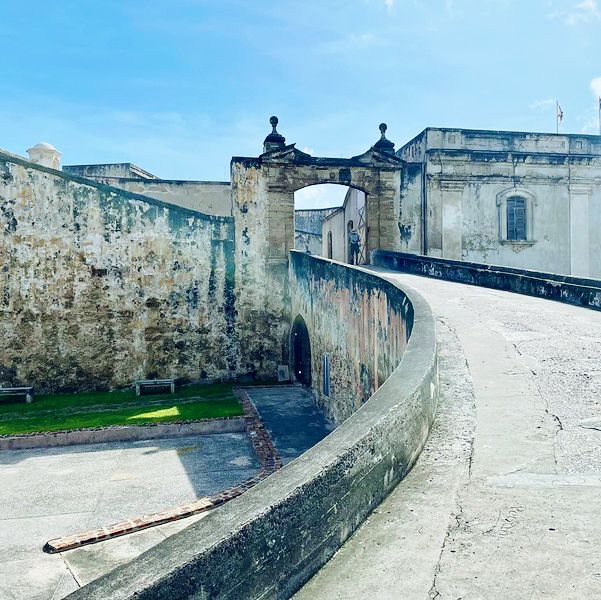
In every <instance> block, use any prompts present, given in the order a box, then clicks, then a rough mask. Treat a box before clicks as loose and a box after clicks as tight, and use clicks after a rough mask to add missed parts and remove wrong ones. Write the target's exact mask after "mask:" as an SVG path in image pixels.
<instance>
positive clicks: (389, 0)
mask: <svg viewBox="0 0 601 600" xmlns="http://www.w3.org/2000/svg"><path fill="white" fill-rule="evenodd" d="M394 2H395V0H384V4H386V8H388V10H392V9H393V8H394Z"/></svg>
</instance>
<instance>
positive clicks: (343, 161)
mask: <svg viewBox="0 0 601 600" xmlns="http://www.w3.org/2000/svg"><path fill="white" fill-rule="evenodd" d="M270 122H271V125H272V127H273V131H272V132H271V133H270V134H269V135H268V136H267V137H266V138H265V141H264V144H263V153H262V154H261V155H260V156H258V157H236V156H235V157H233V158H232V161H231V194H232V216H233V217H234V222H235V241H234V252H235V256H236V259H235V273H234V277H235V287H236V297H237V323H238V324H240V323H244V324H245V326H244V327H242V326H240V325H239V330H240V337H239V343H240V349H241V350H240V363H241V364H242V365H248V370H251V368H252V370H253V372H254V373H256V377H258V378H261V377H263V378H269V377H273V376H274V374H275V373H277V368H278V365H282V364H287V363H288V360H287V352H288V350H287V348H288V343H287V338H288V333H289V330H288V321H287V320H286V319H285V317H284V315H286V311H287V310H288V305H287V297H288V255H289V252H290V250H292V249H293V248H294V192H296V191H297V190H300V189H302V188H305V187H307V186H310V185H317V184H322V183H335V184H336V183H337V184H341V185H344V186H347V187H351V188H357V189H359V190H361V191H363V192H364V193H365V195H366V201H365V209H364V220H365V224H364V226H365V237H366V238H367V240H368V245H367V248H366V255H365V258H366V259H368V258H369V253H370V251H371V250H374V249H384V250H395V249H398V248H399V247H400V234H399V228H398V225H397V224H398V215H399V213H400V194H401V170H402V167H403V164H404V163H403V161H402V160H401V159H400V158H399V157H397V156H396V155H395V154H394V144H393V143H392V142H390V141H389V140H387V139H386V135H385V132H386V125H385V124H384V123H382V124H381V125H380V134H381V135H380V139H379V140H378V141H377V142H376V143H375V144H374V145H373V146H372V147H371V148H370V149H369V150H367V152H365V153H363V154H361V155H359V156H354V157H351V158H327V157H314V156H311V155H309V154H307V153H306V152H301V151H300V150H298V149H297V148H296V147H295V144H286V140H285V138H284V137H283V136H282V135H280V134H279V133H278V132H277V130H276V126H277V124H278V120H277V118H276V117H272V118H271V120H270ZM248 324H252V325H248ZM253 327H254V328H255V329H254V332H255V335H253V336H252V337H253V339H252V340H251V339H250V338H251V336H250V335H246V331H253V329H252V328H253ZM257 339H258V340H260V341H257ZM244 368H246V367H243V369H244Z"/></svg>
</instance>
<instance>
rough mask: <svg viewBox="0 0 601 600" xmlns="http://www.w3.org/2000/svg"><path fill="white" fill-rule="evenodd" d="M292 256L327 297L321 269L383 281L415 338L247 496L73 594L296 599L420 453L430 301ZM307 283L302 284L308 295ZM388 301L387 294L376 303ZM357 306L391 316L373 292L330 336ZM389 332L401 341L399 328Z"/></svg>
mask: <svg viewBox="0 0 601 600" xmlns="http://www.w3.org/2000/svg"><path fill="white" fill-rule="evenodd" d="M293 254H294V253H293ZM292 260H293V263H294V264H296V269H295V268H294V267H292V269H291V272H294V271H295V270H302V271H303V273H304V274H306V275H307V276H308V277H309V279H310V280H311V281H313V282H314V285H315V286H316V290H315V291H316V293H317V294H318V295H319V294H322V298H323V302H325V301H326V295H327V294H329V293H330V291H329V288H328V287H327V285H326V284H325V282H324V283H321V275H322V274H327V275H328V276H333V277H335V279H336V280H337V285H338V286H339V288H340V289H341V290H342V287H343V285H344V282H346V283H347V284H348V285H349V286H350V288H349V289H352V290H355V291H356V292H357V293H368V295H369V296H371V297H372V298H374V299H375V298H376V295H377V294H376V290H378V289H379V293H380V294H381V296H382V297H384V296H385V297H387V301H388V302H389V303H390V308H391V310H392V311H393V312H395V313H396V314H402V313H405V314H407V316H409V315H412V321H411V323H412V326H411V323H410V322H409V321H407V323H406V324H405V327H406V328H405V331H406V332H407V333H410V337H409V341H408V343H407V347H406V350H405V353H404V355H403V359H402V361H401V363H400V364H399V365H398V366H397V367H396V369H394V371H393V372H392V373H391V375H390V377H389V378H388V379H387V380H386V381H385V382H383V383H382V385H381V386H380V387H379V388H378V390H377V391H376V392H375V394H374V395H373V396H372V397H371V398H370V399H369V401H368V402H366V403H365V404H363V405H362V406H361V408H360V409H359V410H358V411H356V412H355V413H354V414H353V415H351V416H350V417H349V418H348V419H346V421H344V423H342V424H341V425H340V426H339V427H337V428H336V429H335V430H334V431H333V432H332V433H330V434H329V435H328V436H327V437H326V438H325V439H324V440H322V442H320V443H319V444H317V445H316V446H313V448H311V449H309V450H308V451H307V452H305V453H304V454H302V455H301V456H299V457H298V458H297V459H296V460H294V461H292V462H291V463H289V464H287V465H285V466H284V467H283V468H282V469H280V470H279V471H276V472H275V473H273V474H272V475H270V476H269V477H267V478H266V479H264V480H263V481H261V482H260V483H258V484H257V485H256V486H254V487H253V488H252V489H250V490H249V491H247V492H245V493H244V495H243V496H241V497H238V498H234V499H233V500H231V501H230V502H228V503H227V504H226V505H224V506H222V507H221V508H219V509H218V510H215V511H212V512H211V513H209V514H208V515H207V516H206V517H205V518H204V519H202V520H201V521H199V522H197V523H194V524H192V525H190V526H189V527H187V528H186V529H185V530H184V531H182V532H180V533H177V534H175V535H174V536H172V537H170V538H168V539H167V540H165V541H163V542H161V543H160V544H158V545H157V546H155V547H154V548H151V549H150V550H149V551H147V552H145V553H144V554H143V555H142V556H140V557H138V558H136V559H135V560H133V561H132V562H130V563H129V564H127V565H124V566H122V567H120V568H118V569H116V570H115V571H113V572H112V573H109V574H108V575H106V576H104V577H101V578H100V579H97V580H96V581H94V582H92V583H90V584H88V585H87V586H85V587H83V588H81V589H80V590H78V591H76V592H75V593H73V594H72V595H71V596H70V598H72V600H83V599H84V598H85V600H106V599H107V598H115V599H116V598H119V599H120V600H125V599H130V598H131V599H132V600H133V599H134V598H135V599H136V600H162V599H164V600H167V599H172V598H178V599H180V600H185V599H190V600H191V599H192V598H206V599H207V600H213V599H215V600H247V599H252V598H256V599H259V598H262V599H266V598H278V599H282V600H283V599H285V598H289V597H291V596H292V595H293V594H294V592H295V591H296V590H298V589H299V588H300V587H301V586H302V585H303V584H304V583H305V582H306V581H307V580H308V579H310V578H311V576H312V575H313V574H314V573H315V572H316V571H317V570H318V569H319V568H320V567H321V566H322V565H323V564H324V563H325V562H327V561H328V560H329V559H330V557H331V556H332V555H333V554H334V553H335V552H336V551H337V550H338V549H339V548H340V546H341V545H342V544H343V543H344V542H345V541H346V540H347V539H348V538H349V537H350V536H351V535H352V533H353V531H355V529H356V528H357V527H358V526H359V525H360V524H361V523H362V522H363V521H364V520H365V518H366V517H367V516H368V515H369V514H370V512H371V511H372V510H373V509H374V508H375V507H376V506H378V504H379V503H380V502H381V501H382V500H383V499H384V498H385V497H386V496H387V495H388V494H389V493H390V492H391V491H392V490H393V489H394V487H395V486H396V485H397V484H398V482H399V481H400V480H401V479H402V478H403V477H404V476H405V475H406V474H407V472H408V471H409V470H410V468H411V467H412V465H413V464H414V463H415V461H416V460H417V457H418V456H419V454H420V452H421V450H422V448H423V445H424V443H425V441H426V438H427V436H428V432H429V430H430V426H431V424H432V420H433V418H434V412H435V410H436V404H437V398H438V377H437V361H436V340H435V327H434V318H433V316H432V313H431V311H430V309H429V307H428V305H427V304H426V302H425V301H424V300H423V299H422V298H421V297H420V296H419V295H418V294H416V293H415V292H413V291H412V290H411V289H409V288H406V287H404V286H403V288H401V287H399V286H397V285H395V284H393V283H391V282H388V281H385V280H384V279H383V278H381V277H379V276H378V274H376V273H368V272H366V271H364V270H361V269H358V268H353V267H348V266H345V265H340V264H336V263H327V261H325V260H324V259H319V258H314V257H310V256H307V255H304V256H302V257H300V258H299V257H296V256H295V257H294V258H293V259H292ZM297 261H300V263H299V262H297ZM325 264H329V265H330V266H329V267H328V266H324V265H325ZM344 271H348V272H350V273H349V274H348V275H344V274H343V272H344ZM299 274H300V273H299ZM360 290H364V292H361V291H360ZM368 290H369V292H368ZM292 293H293V294H295V293H296V292H295V291H294V290H293V292H292ZM305 293H306V291H304V290H302V291H299V296H300V297H304V295H305ZM382 302H383V298H380V300H377V301H375V302H374V303H373V304H371V308H374V307H376V308H377V307H379V306H381V305H382ZM360 306H362V307H363V310H367V311H368V312H367V313H366V314H365V315H364V316H365V319H366V323H369V322H370V320H371V319H374V320H373V323H372V324H373V326H374V327H375V328H377V329H380V328H382V332H381V333H383V331H384V329H387V328H388V327H389V324H388V322H387V321H386V320H384V322H380V321H379V320H378V319H377V318H374V317H377V316H378V315H373V316H371V315H370V314H369V310H370V301H367V302H366V303H365V304H364V303H362V302H361V303H359V304H352V305H350V304H349V305H348V306H347V307H346V310H343V305H342V303H341V304H340V306H339V307H338V308H337V310H336V311H333V312H331V313H330V314H331V319H332V320H333V321H336V320H338V319H342V321H339V322H338V323H337V325H336V327H334V328H332V330H329V329H327V330H326V329H324V330H323V335H324V336H325V337H326V338H327V337H328V336H330V335H333V336H334V337H335V338H336V339H338V336H337V334H335V329H339V330H340V331H341V332H343V331H345V330H346V329H347V328H348V327H349V325H348V323H350V322H352V321H353V320H354V319H355V317H354V316H353V315H354V314H355V313H356V312H357V311H358V310H359V307H360ZM330 331H331V332H332V333H330ZM334 337H333V339H334ZM343 337H344V335H343ZM390 340H391V341H392V343H393V344H397V342H395V341H394V336H393V337H390ZM399 349H400V345H397V346H396V349H395V347H394V346H393V348H391V353H392V354H391V357H390V358H391V360H392V355H393V354H395V353H397V352H398V351H399ZM382 350H384V348H382ZM368 351H369V350H368V349H366V350H365V352H366V353H367V352H368Z"/></svg>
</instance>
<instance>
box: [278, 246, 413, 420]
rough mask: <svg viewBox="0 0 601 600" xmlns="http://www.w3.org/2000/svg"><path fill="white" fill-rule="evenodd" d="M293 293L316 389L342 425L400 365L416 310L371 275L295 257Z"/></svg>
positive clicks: (294, 314)
mask: <svg viewBox="0 0 601 600" xmlns="http://www.w3.org/2000/svg"><path fill="white" fill-rule="evenodd" d="M290 289H291V292H290V302H291V313H290V314H291V318H292V321H294V319H295V318H296V317H298V316H300V317H302V318H303V320H304V321H305V324H306V326H307V329H308V331H309V338H310V341H311V359H312V365H311V371H312V381H313V388H314V390H315V391H316V393H317V396H318V398H319V402H320V404H322V406H323V407H324V408H325V410H326V412H327V413H328V415H329V416H330V417H332V418H333V419H334V420H335V421H336V422H337V423H340V422H342V421H344V420H345V419H347V418H348V417H349V416H350V415H352V414H353V413H354V412H355V411H356V410H357V409H358V408H360V407H361V405H362V404H363V403H364V402H366V401H367V399H368V398H369V397H370V396H372V395H373V394H374V393H375V391H376V390H377V389H378V388H379V387H380V385H381V384H382V383H383V382H384V381H386V379H388V377H389V376H390V374H391V373H392V372H393V371H394V369H395V368H396V367H397V365H398V364H399V362H400V361H401V358H402V356H403V353H404V351H405V347H406V345H407V340H408V337H409V332H410V331H411V324H412V318H413V312H412V309H411V306H410V304H409V301H408V300H407V299H406V298H400V297H399V296H398V294H394V293H391V291H390V290H388V289H386V286H385V285H383V283H382V282H381V280H379V279H375V280H374V277H373V275H371V274H369V273H366V272H362V271H359V270H350V269H346V268H344V267H343V266H341V265H339V264H337V263H332V262H328V261H316V260H313V259H312V257H310V256H308V255H306V254H301V253H298V252H293V253H291V258H290ZM391 289H392V290H394V288H391ZM292 321H291V322H292ZM324 355H327V356H328V358H329V362H330V385H329V388H330V389H329V395H325V393H324V373H323V365H324Z"/></svg>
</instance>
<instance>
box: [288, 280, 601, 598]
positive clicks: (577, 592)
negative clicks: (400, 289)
mask: <svg viewBox="0 0 601 600" xmlns="http://www.w3.org/2000/svg"><path fill="white" fill-rule="evenodd" d="M390 277H391V278H392V279H393V280H395V281H399V282H402V283H404V284H407V285H411V286H412V287H415V288H416V289H417V290H419V291H420V292H421V293H422V294H423V295H424V297H425V298H426V299H427V301H428V302H429V303H430V305H431V306H432V308H433V311H434V312H435V314H436V315H437V316H438V318H439V320H441V321H442V325H441V324H439V343H441V344H445V346H446V350H447V351H448V350H449V349H452V350H453V353H452V354H451V355H448V354H447V355H446V356H445V355H444V353H443V354H442V356H441V359H440V369H441V387H442V389H443V390H446V391H443V394H442V401H441V413H440V417H441V418H446V419H449V420H450V422H449V423H446V424H443V423H440V422H439V423H438V424H437V427H436V430H435V433H434V435H433V436H432V438H431V439H430V441H429V445H428V446H427V449H426V451H425V452H424V453H423V454H422V457H421V458H420V460H419V461H418V463H417V465H416V468H415V469H414V470H413V471H412V473H411V475H410V476H409V477H408V478H407V479H406V480H404V481H403V482H402V483H401V484H400V485H399V486H398V487H397V488H396V490H395V491H394V492H393V494H392V495H391V496H390V497H389V498H388V499H387V501H386V502H385V503H383V504H382V505H381V507H380V509H379V511H378V514H377V515H375V516H373V517H372V519H371V520H370V522H369V523H367V524H366V525H365V526H364V527H363V528H362V529H360V530H359V531H358V532H357V533H356V535H355V536H354V537H353V538H352V539H351V540H350V541H349V542H348V543H347V544H346V545H345V546H344V547H343V549H342V550H341V551H340V553H339V554H338V555H337V556H336V557H334V559H333V560H332V561H331V562H330V563H329V564H328V565H327V566H326V567H325V568H324V569H323V570H322V571H321V572H320V573H319V574H318V575H317V576H316V577H315V578H314V579H313V580H312V581H311V582H310V583H309V584H308V585H307V586H306V587H305V588H304V589H303V591H302V593H300V594H299V595H298V598H299V600H301V599H302V600H309V599H313V598H326V597H327V598H333V599H338V598H345V599H355V598H364V597H366V596H365V594H362V592H365V591H366V590H369V591H370V592H371V594H373V595H374V596H376V597H378V598H383V599H392V598H412V599H413V598H415V599H416V600H419V599H420V598H424V599H427V598H431V599H434V598H436V599H441V600H442V599H448V600H455V599H457V598H464V599H465V600H476V599H481V598H487V599H497V598H498V599H499V600H501V599H503V600H504V599H506V598H515V599H518V600H522V599H533V598H534V599H540V598H557V599H562V600H563V599H566V598H567V599H574V600H575V599H581V598H598V597H601V578H600V576H599V573H600V572H601V559H600V555H599V553H598V551H597V547H598V539H599V537H600V535H601V523H600V521H599V518H598V515H599V514H601V499H600V498H601V496H600V495H599V490H600V486H601V444H600V443H599V442H600V438H599V436H600V435H601V433H600V432H599V430H598V429H590V428H588V427H589V426H590V424H591V423H592V424H593V425H594V424H595V423H597V424H598V422H599V420H598V415H599V393H600V392H601V367H600V365H599V361H598V360H597V357H598V356H599V352H600V351H601V314H599V313H598V312H595V311H592V310H589V309H585V308H578V307H574V306H567V305H564V304H560V303H557V302H553V301H550V300H544V299H540V298H531V297H526V296H520V295H516V294H512V293H509V292H502V291H496V290H488V289H483V288H475V287H472V286H468V285H464V284H458V283H451V282H445V281H436V280H433V279H428V278H423V277H418V276H415V275H407V274H392V273H390ZM445 328H448V330H449V331H450V334H444V329H445ZM441 331H443V337H442V338H441V336H440V332H441ZM448 335H451V336H452V339H450V340H449V339H448ZM453 339H455V342H453ZM462 364H463V367H462ZM458 385H459V387H458ZM470 387H473V392H472V390H470V389H469V388H470ZM472 393H473V400H472ZM472 401H474V402H475V410H476V420H475V427H474V426H473V425H471V424H470V416H469V415H470V412H471V410H472V408H471V404H472ZM462 440H463V441H464V442H467V449H468V451H467V452H466V451H465V447H463V449H461V448H460V450H461V451H460V452H459V453H457V452H456V450H457V448H455V450H453V446H454V443H461V441H462ZM470 444H471V445H472V446H470ZM432 458H435V460H434V461H433V460H432ZM449 460H450V461H451V462H450V463H449V462H448V461H449ZM441 464H442V465H443V466H444V467H445V468H443V469H441V468H440V465H441ZM416 559H419V560H416Z"/></svg>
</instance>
